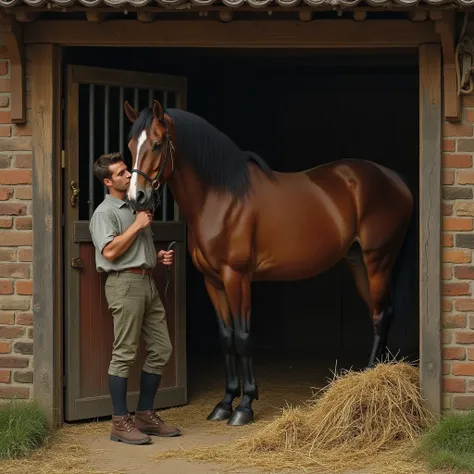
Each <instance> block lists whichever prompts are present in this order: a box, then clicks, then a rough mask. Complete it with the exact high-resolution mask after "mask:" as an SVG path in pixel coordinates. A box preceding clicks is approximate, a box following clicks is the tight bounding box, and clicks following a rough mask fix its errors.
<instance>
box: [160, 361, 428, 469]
mask: <svg viewBox="0 0 474 474" xmlns="http://www.w3.org/2000/svg"><path fill="white" fill-rule="evenodd" d="M435 421H436V420H435V418H434V417H433V416H432V415H431V414H430V413H429V412H428V410H427V409H426V407H425V405H424V403H423V400H422V399H421V396H420V391H419V377H418V370H417V369H416V368H415V367H413V366H411V365H409V364H407V363H404V362H398V363H395V362H388V363H383V364H379V365H378V366H376V367H375V368H374V369H370V370H365V371H362V372H355V371H346V372H343V373H341V374H339V375H335V376H334V378H333V380H331V381H330V383H329V385H328V386H327V387H325V388H324V389H322V390H321V391H320V392H319V393H317V394H316V395H315V396H314V397H313V398H312V399H311V400H310V401H308V402H307V403H306V404H305V405H304V406H300V407H296V408H291V407H288V408H286V409H285V410H284V411H283V414H282V415H281V416H280V417H279V418H277V419H275V420H274V421H272V422H271V423H269V424H268V425H266V426H264V427H263V428H262V429H260V430H259V431H256V432H252V433H251V434H250V433H248V436H247V437H245V438H242V439H239V440H237V441H236V442H233V443H230V444H227V445H225V444H224V445H218V446H213V447H205V448H195V449H192V450H189V451H184V450H182V451H171V452H170V451H168V452H165V453H160V454H158V456H157V457H158V458H160V459H163V458H169V457H176V456H179V457H184V458H187V459H193V460H203V461H214V462H216V461H222V462H226V463H230V464H231V465H232V466H234V467H256V468H262V469H265V470H266V471H267V472H269V471H270V472H271V471H277V470H283V469H289V470H290V471H291V472H296V471H297V470H304V469H308V468H311V470H312V472H318V471H321V472H326V473H328V472H343V471H345V470H347V469H358V468H363V467H364V468H367V467H369V468H371V467H372V472H383V473H387V472H389V471H390V470H391V471H392V472H397V473H402V472H404V471H405V472H410V473H411V474H414V473H415V472H424V468H423V466H422V464H421V463H420V462H418V461H415V460H412V459H408V458H409V451H410V450H409V449H407V446H408V447H411V446H413V447H414V446H415V442H416V440H417V439H418V437H419V436H420V435H421V434H422V433H423V432H424V431H425V430H427V429H428V428H430V427H431V426H432V425H433V424H434V423H435ZM406 462H409V464H407V465H404V463H406Z"/></svg>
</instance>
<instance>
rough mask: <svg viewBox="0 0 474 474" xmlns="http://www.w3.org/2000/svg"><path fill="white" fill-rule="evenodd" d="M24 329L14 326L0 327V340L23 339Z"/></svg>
mask: <svg viewBox="0 0 474 474" xmlns="http://www.w3.org/2000/svg"><path fill="white" fill-rule="evenodd" d="M24 335H25V329H24V328H19V327H16V326H0V339H15V338H17V337H23V336H24Z"/></svg>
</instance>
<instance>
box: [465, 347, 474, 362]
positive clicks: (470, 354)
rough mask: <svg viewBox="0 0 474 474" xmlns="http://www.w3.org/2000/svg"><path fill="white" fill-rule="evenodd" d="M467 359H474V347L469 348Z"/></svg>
mask: <svg viewBox="0 0 474 474" xmlns="http://www.w3.org/2000/svg"><path fill="white" fill-rule="evenodd" d="M467 360H474V349H473V348H470V349H469V348H468V349H467Z"/></svg>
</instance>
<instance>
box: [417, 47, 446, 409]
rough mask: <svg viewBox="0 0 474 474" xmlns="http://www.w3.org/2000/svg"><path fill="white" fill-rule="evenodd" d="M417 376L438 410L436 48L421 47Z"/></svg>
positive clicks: (430, 403) (438, 78) (438, 65)
mask: <svg viewBox="0 0 474 474" xmlns="http://www.w3.org/2000/svg"><path fill="white" fill-rule="evenodd" d="M419 54H420V74H419V77H420V187H421V189H420V262H421V266H420V325H421V326H420V339H421V340H420V344H421V348H420V358H421V361H420V378H421V390H422V395H423V396H424V397H425V399H426V400H427V403H428V406H429V409H430V410H431V411H432V412H433V413H435V414H436V415H439V414H440V412H441V395H442V383H441V381H442V370H441V367H442V366H441V216H440V213H441V116H442V115H441V113H442V111H441V48H440V46H439V45H437V44H425V45H421V46H420V50H419Z"/></svg>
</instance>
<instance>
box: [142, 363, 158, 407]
mask: <svg viewBox="0 0 474 474" xmlns="http://www.w3.org/2000/svg"><path fill="white" fill-rule="evenodd" d="M160 380H161V375H159V374H150V373H148V372H145V371H144V370H142V373H141V376H140V398H139V399H138V406H137V411H147V410H153V404H154V401H155V395H156V392H157V390H158V387H159V385H160Z"/></svg>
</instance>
